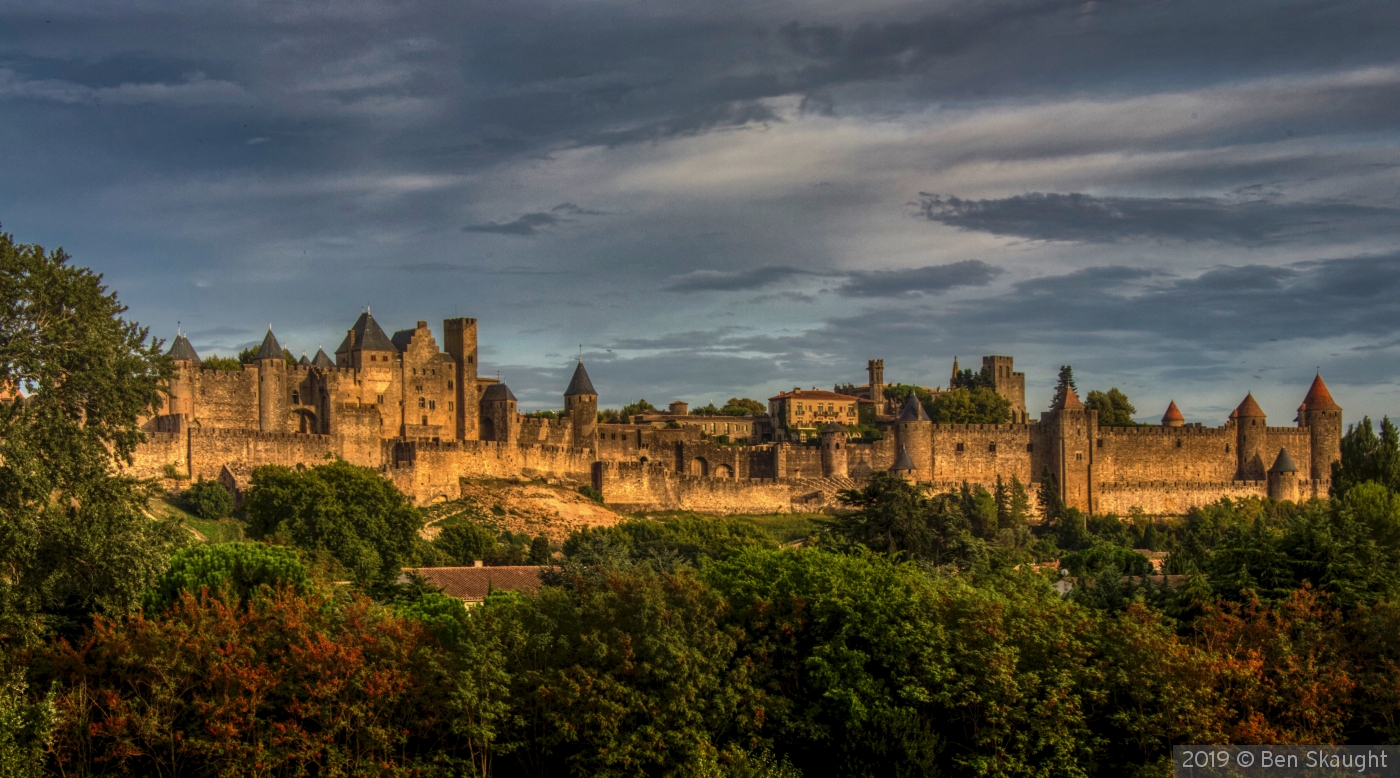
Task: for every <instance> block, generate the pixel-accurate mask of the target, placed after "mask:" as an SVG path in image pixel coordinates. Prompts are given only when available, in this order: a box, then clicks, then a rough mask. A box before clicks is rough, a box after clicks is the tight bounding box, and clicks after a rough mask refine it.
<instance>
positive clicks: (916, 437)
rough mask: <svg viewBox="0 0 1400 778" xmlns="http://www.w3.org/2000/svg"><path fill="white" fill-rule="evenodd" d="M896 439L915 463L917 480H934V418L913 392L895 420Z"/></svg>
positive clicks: (914, 468)
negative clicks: (931, 417)
mask: <svg viewBox="0 0 1400 778" xmlns="http://www.w3.org/2000/svg"><path fill="white" fill-rule="evenodd" d="M894 430H895V439H896V440H898V441H899V446H900V448H901V449H902V450H903V451H904V452H905V454H906V455H907V456H908V457H909V461H910V462H912V463H913V465H914V467H913V470H914V478H915V480H917V481H932V480H933V419H930V418H929V416H928V412H927V411H925V410H924V405H923V403H921V402H919V397H918V395H915V394H911V395H909V399H907V400H905V401H904V407H903V408H902V409H900V411H899V419H898V420H897V421H896V422H895V425H894Z"/></svg>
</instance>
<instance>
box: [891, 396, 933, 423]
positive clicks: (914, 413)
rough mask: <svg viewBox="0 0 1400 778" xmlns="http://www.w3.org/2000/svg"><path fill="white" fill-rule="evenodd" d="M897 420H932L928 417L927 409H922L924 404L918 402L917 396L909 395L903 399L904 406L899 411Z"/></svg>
mask: <svg viewBox="0 0 1400 778" xmlns="http://www.w3.org/2000/svg"><path fill="white" fill-rule="evenodd" d="M899 421H901V422H906V421H933V419H930V418H929V417H928V411H925V410H924V404H923V403H921V402H919V396H918V395H916V394H911V395H909V398H908V399H907V400H905V401H904V407H903V408H901V409H900V411H899Z"/></svg>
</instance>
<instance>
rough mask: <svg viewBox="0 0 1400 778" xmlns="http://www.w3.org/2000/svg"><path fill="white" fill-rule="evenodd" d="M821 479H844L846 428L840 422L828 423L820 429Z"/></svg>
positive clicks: (845, 472) (845, 469)
mask: <svg viewBox="0 0 1400 778" xmlns="http://www.w3.org/2000/svg"><path fill="white" fill-rule="evenodd" d="M821 445H822V477H823V478H845V477H847V475H848V472H849V471H848V470H847V467H846V427H845V426H844V425H842V424H841V423H840V422H836V421H833V422H830V423H829V424H827V425H826V426H825V427H822V444H821Z"/></svg>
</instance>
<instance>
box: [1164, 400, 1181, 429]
mask: <svg viewBox="0 0 1400 778" xmlns="http://www.w3.org/2000/svg"><path fill="white" fill-rule="evenodd" d="M1172 422H1176V423H1178V424H1185V423H1186V417H1185V416H1182V415H1181V409H1180V408H1178V407H1176V400H1172V401H1171V404H1169V405H1168V406H1167V412H1166V413H1164V414H1162V426H1164V427H1170V426H1172Z"/></svg>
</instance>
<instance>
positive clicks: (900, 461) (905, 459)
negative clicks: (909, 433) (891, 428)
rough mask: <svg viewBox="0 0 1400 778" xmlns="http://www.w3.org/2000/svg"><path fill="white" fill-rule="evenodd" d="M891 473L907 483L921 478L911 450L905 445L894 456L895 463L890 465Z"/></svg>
mask: <svg viewBox="0 0 1400 778" xmlns="http://www.w3.org/2000/svg"><path fill="white" fill-rule="evenodd" d="M890 475H892V476H894V477H895V478H899V479H902V480H903V481H904V482H905V483H911V484H912V483H915V482H916V481H918V480H919V474H918V471H917V470H916V469H915V465H914V460H913V458H912V457H910V456H909V450H908V449H906V448H905V447H904V446H900V447H899V453H898V454H896V455H895V457H894V464H892V465H890Z"/></svg>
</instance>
